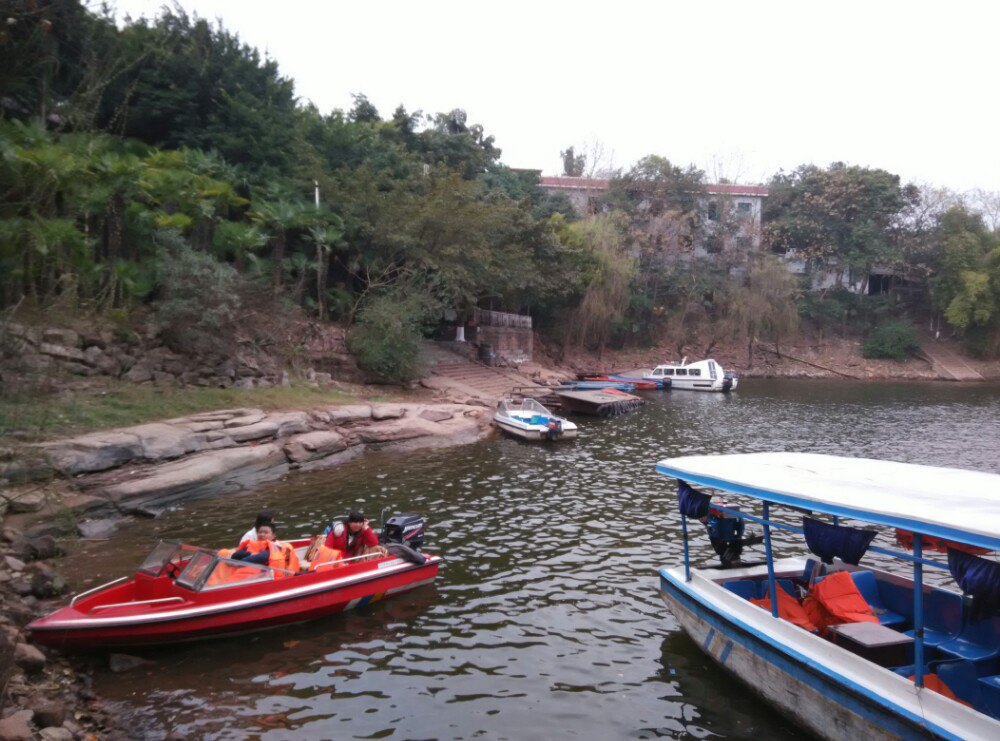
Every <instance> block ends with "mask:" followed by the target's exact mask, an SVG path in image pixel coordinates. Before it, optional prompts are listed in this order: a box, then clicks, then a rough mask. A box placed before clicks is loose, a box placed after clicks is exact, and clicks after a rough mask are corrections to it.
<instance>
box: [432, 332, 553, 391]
mask: <svg viewBox="0 0 1000 741" xmlns="http://www.w3.org/2000/svg"><path fill="white" fill-rule="evenodd" d="M453 344H454V343H447V342H441V343H438V342H429V343H427V346H426V347H425V352H426V353H427V356H428V359H429V360H430V365H431V373H432V375H433V376H435V377H436V378H437V379H438V380H439V381H441V382H444V383H446V384H447V385H449V386H451V387H453V388H455V389H457V390H460V391H463V392H464V393H467V394H469V395H470V396H478V397H479V398H481V399H483V400H485V401H489V402H491V403H492V402H495V401H497V400H499V399H500V398H501V397H502V396H503V395H504V394H505V393H507V392H509V391H510V390H511V389H512V388H514V387H518V386H520V387H524V386H536V384H534V383H533V382H532V381H531V379H530V378H527V377H526V376H523V375H521V374H520V373H518V372H517V371H515V370H513V369H508V368H490V367H487V366H485V365H483V364H481V363H477V362H475V361H473V360H471V359H469V358H468V357H467V356H465V355H464V354H461V353H460V352H456V351H454V350H453V349H452V347H451V345H453Z"/></svg>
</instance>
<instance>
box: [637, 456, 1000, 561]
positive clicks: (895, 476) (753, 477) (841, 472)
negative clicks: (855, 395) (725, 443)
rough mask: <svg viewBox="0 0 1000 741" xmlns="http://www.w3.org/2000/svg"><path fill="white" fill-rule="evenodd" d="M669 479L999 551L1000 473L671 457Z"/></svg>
mask: <svg viewBox="0 0 1000 741" xmlns="http://www.w3.org/2000/svg"><path fill="white" fill-rule="evenodd" d="M656 470H657V471H658V472H659V473H662V474H664V475H666V476H670V477H672V478H676V479H682V480H683V481H686V482H688V483H689V484H693V485H700V486H705V487H709V488H712V489H720V490H722V491H728V492H732V493H734V494H743V495H745V496H749V497H753V498H755V499H760V500H763V501H768V502H775V503H778V504H785V505H789V506H792V507H802V508H805V509H808V510H812V511H814V512H822V513H825V514H831V515H837V516H840V517H850V518H854V519H857V520H863V521H865V522H871V523H874V524H878V525H886V526H889V527H899V528H904V529H906V530H912V531H914V532H919V533H924V534H927V535H935V536H938V537H943V538H947V539H948V540H954V541H958V542H961V543H968V544H971V545H977V546H981V547H983V548H989V549H991V550H1000V475H998V474H993V473H980V472H976V471H966V470H962V469H957V468H942V467H938V466H922V465H916V464H913V463H897V462H894V461H880V460H872V459H870V458H845V457H841V456H835V455H822V454H818V453H744V454H733V455H691V456H684V457H681V458H667V459H664V460H662V461H660V462H659V463H657V465H656Z"/></svg>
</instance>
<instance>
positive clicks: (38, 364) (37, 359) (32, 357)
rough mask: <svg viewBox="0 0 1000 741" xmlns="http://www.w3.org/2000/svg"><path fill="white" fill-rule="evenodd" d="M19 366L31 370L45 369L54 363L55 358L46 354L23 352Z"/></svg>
mask: <svg viewBox="0 0 1000 741" xmlns="http://www.w3.org/2000/svg"><path fill="white" fill-rule="evenodd" d="M20 361H21V367H22V368H25V369H26V370H32V371H45V370H48V369H49V368H51V367H52V366H54V365H55V359H53V358H50V357H49V356H48V355H38V354H37V353H25V354H23V355H22V356H21V358H20Z"/></svg>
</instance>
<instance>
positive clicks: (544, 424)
mask: <svg viewBox="0 0 1000 741" xmlns="http://www.w3.org/2000/svg"><path fill="white" fill-rule="evenodd" d="M493 424H495V425H496V426H497V427H499V428H500V429H501V430H503V431H504V432H506V433H507V434H509V435H513V436H514V437H519V438H521V439H522V440H572V439H573V438H574V437H576V433H577V428H576V425H575V424H573V423H572V422H570V421H569V420H568V419H565V418H564V417H558V416H556V415H555V414H553V413H552V412H550V411H549V410H548V409H546V408H545V407H544V406H542V405H541V404H539V403H538V402H537V401H535V400H534V399H527V398H525V399H521V400H520V401H515V400H514V399H512V398H510V397H504V398H503V399H501V400H500V402H499V403H498V404H497V411H496V414H494V415H493Z"/></svg>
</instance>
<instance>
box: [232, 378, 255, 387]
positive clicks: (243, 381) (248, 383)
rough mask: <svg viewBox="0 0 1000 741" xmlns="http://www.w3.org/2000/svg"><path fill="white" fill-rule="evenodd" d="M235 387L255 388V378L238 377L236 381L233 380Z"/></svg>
mask: <svg viewBox="0 0 1000 741" xmlns="http://www.w3.org/2000/svg"><path fill="white" fill-rule="evenodd" d="M233 388H236V389H243V390H247V389H252V388H253V379H252V378H238V379H236V381H234V382H233Z"/></svg>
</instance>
